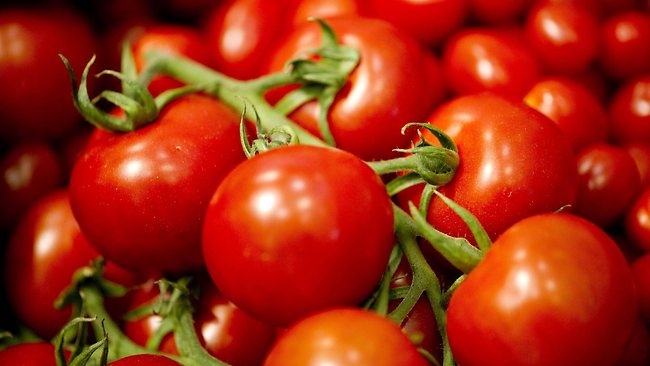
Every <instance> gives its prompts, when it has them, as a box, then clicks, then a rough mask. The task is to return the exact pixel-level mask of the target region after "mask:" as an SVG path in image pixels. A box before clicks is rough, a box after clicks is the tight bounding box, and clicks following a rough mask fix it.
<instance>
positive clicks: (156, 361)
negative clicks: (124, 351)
mask: <svg viewBox="0 0 650 366" xmlns="http://www.w3.org/2000/svg"><path fill="white" fill-rule="evenodd" d="M108 366H181V364H180V363H178V362H176V361H174V360H172V359H171V358H169V357H165V356H161V355H153V354H151V355H150V354H141V355H133V356H127V357H124V358H121V359H119V360H117V361H113V362H111V363H109V364H108Z"/></svg>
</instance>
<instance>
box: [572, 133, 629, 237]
mask: <svg viewBox="0 0 650 366" xmlns="http://www.w3.org/2000/svg"><path fill="white" fill-rule="evenodd" d="M577 164H578V165H577V170H578V198H577V200H576V205H575V212H576V213H577V214H578V215H580V216H583V217H585V218H587V219H589V220H591V221H592V222H594V223H596V224H597V225H599V226H601V227H609V226H611V225H612V224H614V222H615V221H616V220H617V219H618V218H620V217H621V215H623V213H624V212H625V209H626V208H627V207H628V206H629V205H630V204H631V202H632V200H633V199H634V197H635V196H636V195H637V193H638V192H639V189H640V188H641V180H640V176H639V171H638V170H637V167H636V164H635V163H634V159H632V156H630V154H628V153H627V152H626V151H624V150H623V149H621V148H619V147H617V146H613V145H609V144H604V143H598V144H593V145H590V146H588V147H586V148H584V149H583V150H582V151H580V153H578V155H577Z"/></svg>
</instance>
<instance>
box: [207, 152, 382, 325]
mask: <svg viewBox="0 0 650 366" xmlns="http://www.w3.org/2000/svg"><path fill="white" fill-rule="evenodd" d="M392 247H393V214H392V208H391V201H390V199H389V196H388V194H387V192H386V189H385V187H384V185H383V184H382V182H381V180H380V179H379V177H378V176H377V175H376V174H375V173H374V172H373V171H372V169H370V168H369V167H368V165H366V164H365V163H364V162H363V161H362V160H360V159H359V158H357V157H356V156H354V155H352V154H350V153H347V152H345V151H342V150H337V149H332V148H324V147H314V146H307V145H293V146H288V147H282V148H278V149H274V150H271V151H269V152H266V153H263V154H261V155H257V156H255V157H254V158H252V159H249V160H248V161H246V162H244V163H242V164H240V165H239V166H238V167H237V168H235V169H234V170H233V171H232V172H231V173H230V174H229V175H228V176H227V177H226V178H225V179H224V180H223V182H222V183H221V185H220V186H219V188H218V189H217V191H216V192H215V194H214V196H213V197H212V200H211V201H210V204H209V207H208V210H207V213H206V218H205V224H204V229H203V255H204V258H205V263H206V266H207V268H208V271H209V272H210V276H211V277H212V280H213V281H214V283H215V285H216V286H217V288H219V289H220V290H221V291H223V293H224V295H225V296H226V297H227V298H229V299H230V300H231V301H232V302H233V303H234V304H235V305H237V306H238V307H240V308H241V309H242V310H243V311H245V312H247V313H249V314H251V315H252V316H254V317H257V318H259V319H260V320H263V321H266V322H269V323H272V324H276V325H287V324H289V323H291V322H292V321H294V320H296V319H298V318H300V317H302V316H304V315H306V314H308V313H311V312H314V311H317V310H320V309H324V308H327V307H331V306H337V305H356V304H358V303H359V302H360V301H361V300H363V299H364V298H365V297H366V296H368V295H370V293H371V292H372V290H373V289H374V288H375V286H376V284H377V283H378V282H379V279H380V278H381V276H382V273H383V271H384V270H385V267H386V265H387V263H388V258H389V256H390V252H391V249H392ZM351 273H354V276H351V275H350V274H351Z"/></svg>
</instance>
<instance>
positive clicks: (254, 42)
mask: <svg viewBox="0 0 650 366" xmlns="http://www.w3.org/2000/svg"><path fill="white" fill-rule="evenodd" d="M292 1H293V0H275V1H268V0H229V1H227V2H225V3H224V4H222V5H220V6H218V7H216V8H215V9H214V11H213V12H212V13H211V14H210V16H209V17H208V19H207V21H206V34H207V35H208V43H207V49H208V50H209V51H210V52H212V58H213V60H214V62H215V66H216V69H217V70H219V71H221V72H223V73H225V74H226V75H229V76H232V77H235V78H238V79H252V78H254V77H257V76H261V75H262V74H263V73H264V69H263V67H262V65H264V63H265V62H266V60H268V57H269V55H270V54H271V53H272V51H273V50H274V49H275V44H276V42H277V40H278V39H279V38H281V36H282V35H283V33H284V32H285V31H286V30H287V27H288V24H287V23H288V22H287V21H285V16H286V11H287V8H289V7H290V5H291V3H292Z"/></svg>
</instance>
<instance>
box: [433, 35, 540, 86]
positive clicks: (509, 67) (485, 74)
mask: <svg viewBox="0 0 650 366" xmlns="http://www.w3.org/2000/svg"><path fill="white" fill-rule="evenodd" d="M514 33H515V34H513V32H510V31H505V30H500V29H492V28H465V29H463V30H461V31H460V32H457V33H456V34H454V35H453V36H452V37H451V38H450V39H449V40H448V41H447V42H446V44H445V46H444V48H443V50H442V64H443V69H444V72H445V75H446V76H447V80H448V83H449V88H450V89H451V90H452V91H453V92H454V93H455V94H457V95H464V94H472V93H478V92H483V91H492V92H495V93H502V94H506V95H510V96H515V97H517V98H519V97H522V96H523V95H524V94H525V93H526V91H527V90H528V89H529V88H530V87H531V85H532V84H533V83H534V82H535V81H536V80H537V79H538V78H539V76H540V75H541V67H540V64H539V61H538V60H537V59H536V58H535V56H534V54H533V53H532V51H531V50H529V49H528V47H527V46H526V44H525V43H524V42H523V37H521V36H520V35H518V34H516V32H514Z"/></svg>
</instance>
